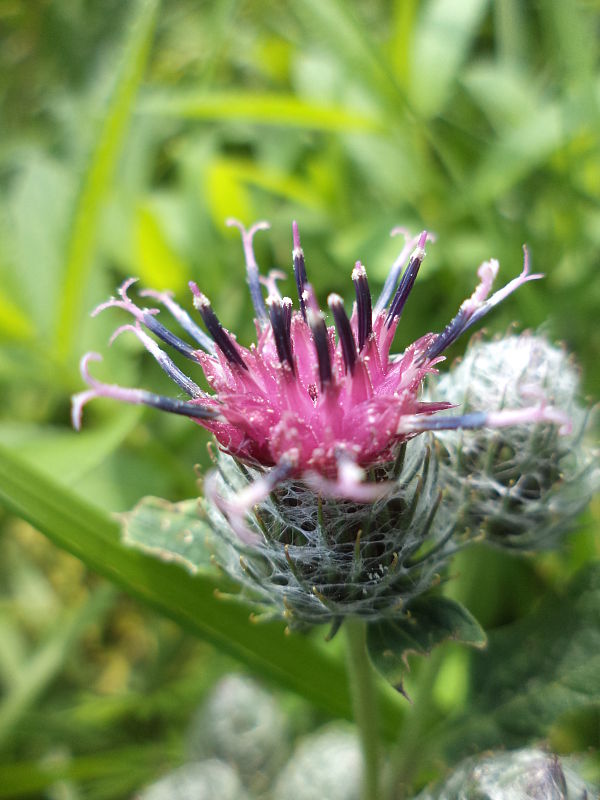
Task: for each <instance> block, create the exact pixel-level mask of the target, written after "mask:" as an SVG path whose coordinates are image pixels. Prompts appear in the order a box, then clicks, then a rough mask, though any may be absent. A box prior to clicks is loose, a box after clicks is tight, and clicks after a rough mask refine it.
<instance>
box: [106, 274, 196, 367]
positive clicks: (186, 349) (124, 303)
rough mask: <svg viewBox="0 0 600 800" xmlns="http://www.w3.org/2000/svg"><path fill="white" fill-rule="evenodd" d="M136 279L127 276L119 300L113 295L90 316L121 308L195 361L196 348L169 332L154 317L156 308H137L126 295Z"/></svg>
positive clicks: (156, 312) (156, 311)
mask: <svg viewBox="0 0 600 800" xmlns="http://www.w3.org/2000/svg"><path fill="white" fill-rule="evenodd" d="M136 280H137V278H129V279H128V280H126V281H125V283H123V285H122V286H121V287H120V288H119V295H120V297H121V300H116V299H115V298H114V297H111V299H110V300H108V301H107V302H106V303H101V304H100V305H99V306H97V307H96V308H95V309H94V310H93V311H92V317H95V316H97V315H98V314H100V312H102V311H105V310H106V309H107V308H122V309H123V310H124V311H128V312H129V313H130V314H132V315H133V316H134V317H135V318H136V319H137V321H138V322H141V323H142V325H145V326H146V328H148V330H149V331H152V333H153V334H155V336H158V338H159V339H162V340H163V342H165V343H166V344H168V345H170V346H171V347H172V348H174V349H175V350H177V351H178V352H179V353H181V354H182V355H184V356H185V357H186V358H189V359H190V360H192V361H197V360H198V359H197V358H196V349H195V348H194V347H191V345H189V344H188V343H187V342H184V341H183V339H180V338H179V336H176V335H175V334H174V333H171V331H170V330H169V329H168V328H165V326H164V325H163V324H162V323H160V322H159V321H158V320H157V319H156V318H155V315H156V314H158V309H157V308H144V309H141V308H138V306H136V304H135V303H134V302H133V300H131V299H130V298H129V297H128V296H127V290H128V289H129V287H130V286H131V284H132V283H135V282H136Z"/></svg>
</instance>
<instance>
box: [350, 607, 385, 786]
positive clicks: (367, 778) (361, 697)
mask: <svg viewBox="0 0 600 800" xmlns="http://www.w3.org/2000/svg"><path fill="white" fill-rule="evenodd" d="M344 628H345V631H346V644H347V653H348V677H349V681H350V694H351V695H352V703H353V706H354V719H355V721H356V724H357V726H358V731H359V735H360V741H361V746H362V751H363V760H364V779H363V800H379V798H380V794H379V726H378V713H377V695H376V692H375V682H374V680H373V678H374V672H373V669H372V667H371V662H370V661H369V656H368V654H367V625H366V623H365V622H363V621H362V620H360V619H357V618H354V617H350V618H348V619H347V620H346V623H345V625H344Z"/></svg>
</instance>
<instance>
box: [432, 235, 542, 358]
mask: <svg viewBox="0 0 600 800" xmlns="http://www.w3.org/2000/svg"><path fill="white" fill-rule="evenodd" d="M523 253H524V260H523V270H522V272H521V274H520V275H518V276H517V277H516V278H513V280H512V281H509V282H508V283H507V284H506V286H503V287H502V289H499V290H498V291H497V292H494V294H493V295H492V296H491V297H489V298H488V294H489V292H490V291H491V288H492V282H493V280H494V278H495V277H496V273H497V272H498V262H497V261H495V260H492V261H486V262H484V263H483V264H482V265H481V266H480V267H479V270H478V275H479V278H480V283H479V285H478V286H477V288H476V289H475V291H474V292H473V294H472V295H471V297H469V299H468V300H465V302H464V303H463V304H462V305H461V307H460V308H459V310H458V314H457V315H456V316H455V317H454V319H453V320H452V321H451V322H450V323H448V325H446V327H445V328H444V330H443V331H442V333H440V334H439V335H438V336H437V338H436V339H435V340H434V341H433V342H432V343H431V345H430V346H429V347H428V348H427V350H426V352H425V353H424V355H423V359H425V358H428V359H432V358H436V357H437V356H438V355H440V353H442V352H443V351H444V350H446V348H448V347H449V346H450V345H451V344H453V343H454V342H455V341H456V340H457V339H458V337H459V336H462V334H463V333H464V332H465V331H466V330H468V329H469V328H470V327H471V326H472V325H474V324H475V323H476V322H478V321H479V320H480V319H481V318H482V317H484V316H485V315H486V314H487V313H489V312H490V311H491V310H492V308H494V307H495V306H497V305H498V303H501V302H502V300H504V299H505V298H506V297H508V295H509V294H512V292H514V291H515V290H516V289H518V288H519V287H520V286H522V285H523V284H524V283H527V282H528V281H535V280H539V279H540V278H543V277H544V276H543V275H542V274H541V273H536V274H535V275H530V274H529V253H528V251H527V247H525V246H523Z"/></svg>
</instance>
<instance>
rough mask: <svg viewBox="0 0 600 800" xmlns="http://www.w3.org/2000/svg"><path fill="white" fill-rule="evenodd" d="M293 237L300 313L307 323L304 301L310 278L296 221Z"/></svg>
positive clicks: (293, 254)
mask: <svg viewBox="0 0 600 800" xmlns="http://www.w3.org/2000/svg"><path fill="white" fill-rule="evenodd" d="M292 236H293V239H294V250H293V252H292V257H293V262H294V277H295V278H296V288H297V289H298V299H299V300H300V311H301V312H302V316H303V318H304V321H305V322H306V321H307V319H306V303H305V301H304V290H305V289H306V286H307V284H308V277H307V275H306V266H305V264H304V251H303V250H302V246H301V244H300V233H299V232H298V223H297V222H296V221H295V220H294V222H292Z"/></svg>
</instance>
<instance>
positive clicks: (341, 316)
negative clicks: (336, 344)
mask: <svg viewBox="0 0 600 800" xmlns="http://www.w3.org/2000/svg"><path fill="white" fill-rule="evenodd" d="M327 302H328V304H329V308H330V309H331V313H332V314H333V319H334V320H335V327H336V328H337V332H338V336H339V340H340V344H341V345H342V355H343V356H344V366H345V368H346V372H348V370H350V372H351V373H352V372H354V365H355V364H356V343H355V341H354V336H353V334H352V328H351V327H350V320H349V319H348V315H347V314H346V310H345V308H344V301H343V300H342V298H341V297H340V296H339V295H338V294H330V295H329V298H328V299H327Z"/></svg>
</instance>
